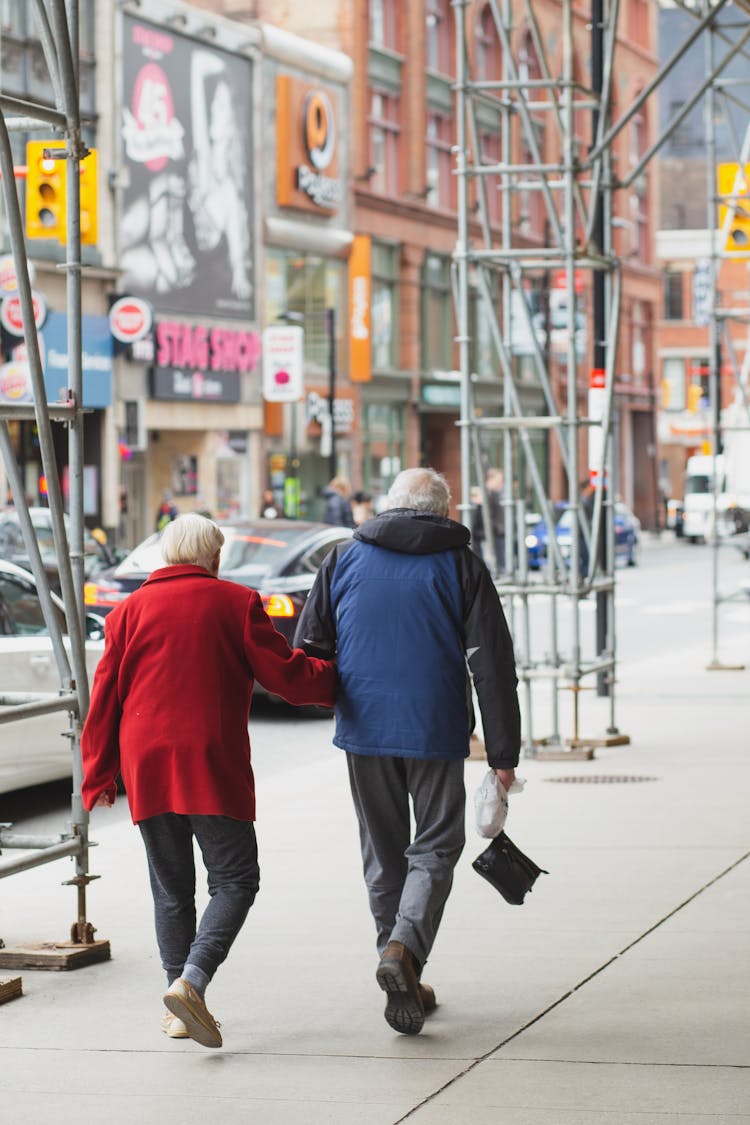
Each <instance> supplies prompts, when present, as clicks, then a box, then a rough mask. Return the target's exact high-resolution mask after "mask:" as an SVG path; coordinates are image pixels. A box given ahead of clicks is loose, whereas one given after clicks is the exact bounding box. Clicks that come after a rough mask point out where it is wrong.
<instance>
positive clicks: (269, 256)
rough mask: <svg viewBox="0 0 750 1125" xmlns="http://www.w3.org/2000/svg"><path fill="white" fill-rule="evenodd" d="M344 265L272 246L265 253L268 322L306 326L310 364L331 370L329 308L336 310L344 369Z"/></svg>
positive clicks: (339, 363)
mask: <svg viewBox="0 0 750 1125" xmlns="http://www.w3.org/2000/svg"><path fill="white" fill-rule="evenodd" d="M344 271H345V265H344V263H342V262H339V261H335V260H331V259H329V258H319V257H317V256H316V255H313V254H295V253H293V252H292V251H290V250H274V249H269V250H268V251H267V253H266V324H273V323H275V322H276V321H283V320H285V319H287V320H288V321H289V322H290V323H294V324H299V325H301V327H302V328H303V329H304V333H305V336H304V357H305V364H306V366H308V367H309V368H311V369H313V372H314V371H315V369H318V370H319V371H321V372H324V371H327V370H328V356H329V343H330V340H329V327H328V323H329V322H328V314H327V310H328V309H335V311H336V351H337V364H338V367H339V370H341V361H342V358H343V353H342V326H343V324H344V308H343V304H342V299H343V294H344V292H345V273H344Z"/></svg>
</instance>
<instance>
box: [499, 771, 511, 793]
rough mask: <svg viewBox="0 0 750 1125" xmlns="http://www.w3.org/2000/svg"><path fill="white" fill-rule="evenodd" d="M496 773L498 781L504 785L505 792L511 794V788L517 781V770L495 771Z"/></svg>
mask: <svg viewBox="0 0 750 1125" xmlns="http://www.w3.org/2000/svg"><path fill="white" fill-rule="evenodd" d="M495 773H496V774H497V780H498V781H499V782H500V784H501V785H502V787H503V789H504V790H505V792H506V793H510V787H511V785H512V784H513V782H514V781H515V780H516V771H515V770H495Z"/></svg>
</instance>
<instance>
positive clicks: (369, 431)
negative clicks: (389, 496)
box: [362, 403, 406, 511]
mask: <svg viewBox="0 0 750 1125" xmlns="http://www.w3.org/2000/svg"><path fill="white" fill-rule="evenodd" d="M362 443H363V449H364V460H363V475H364V487H365V489H366V490H367V491H368V492H369V493H370V494H371V495H372V496H373V497H374V500H375V510H376V511H377V510H378V501H379V500H380V499H381V498H382V497H384V496H385V494H386V493H387V492H388V489H389V488H390V487H391V485H392V484H393V481H394V480H395V478H396V477H397V476H398V474H399V473H400V472H401V470H402V469H404V468H406V460H405V458H406V430H405V422H404V407H403V406H394V405H390V404H389V405H386V404H384V403H367V404H365V405H364V406H363V408H362Z"/></svg>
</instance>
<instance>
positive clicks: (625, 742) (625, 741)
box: [588, 734, 630, 746]
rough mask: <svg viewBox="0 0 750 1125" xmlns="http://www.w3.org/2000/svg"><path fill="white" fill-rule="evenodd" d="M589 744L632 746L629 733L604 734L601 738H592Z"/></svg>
mask: <svg viewBox="0 0 750 1125" xmlns="http://www.w3.org/2000/svg"><path fill="white" fill-rule="evenodd" d="M588 741H589V746H630V735H629V734H603V735H602V736H601V738H590V739H589V740H588Z"/></svg>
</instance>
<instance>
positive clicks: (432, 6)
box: [425, 0, 453, 74]
mask: <svg viewBox="0 0 750 1125" xmlns="http://www.w3.org/2000/svg"><path fill="white" fill-rule="evenodd" d="M425 20H426V23H427V69H428V70H432V71H435V72H436V73H437V74H452V73H453V67H452V64H453V36H452V31H451V22H450V0H427V4H426V7H425Z"/></svg>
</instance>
